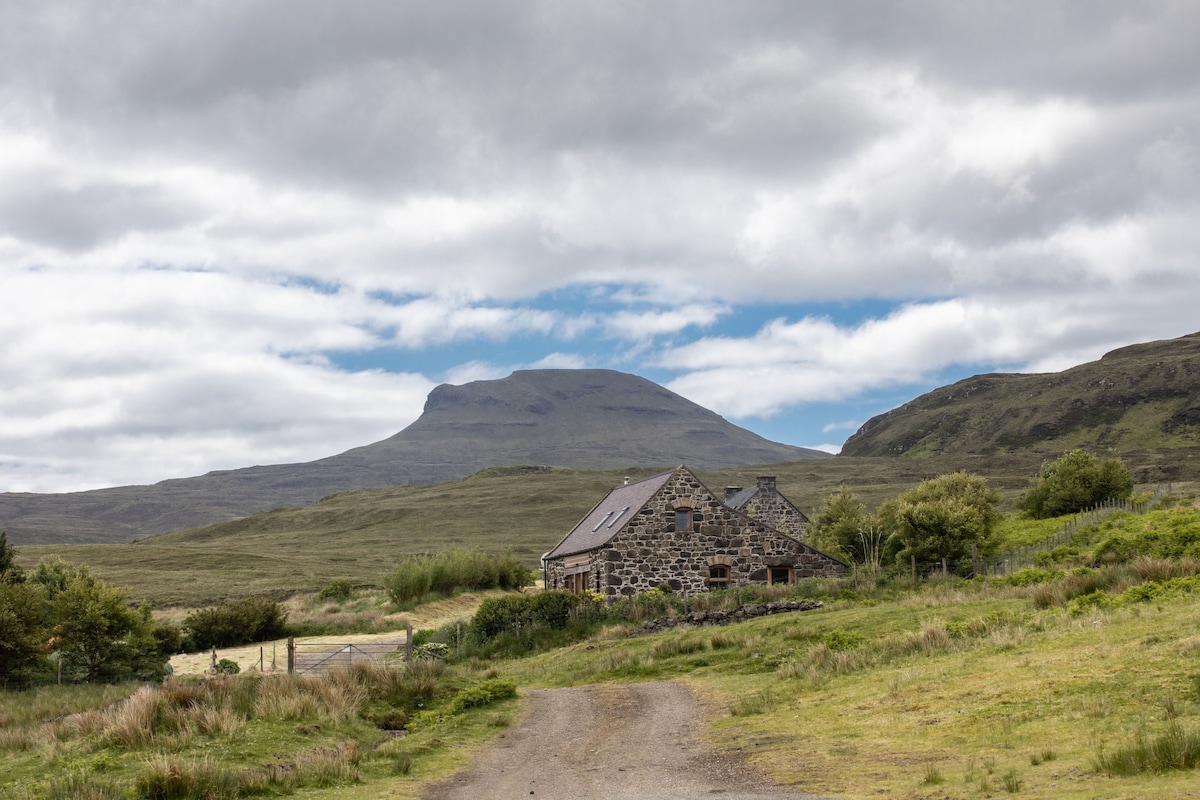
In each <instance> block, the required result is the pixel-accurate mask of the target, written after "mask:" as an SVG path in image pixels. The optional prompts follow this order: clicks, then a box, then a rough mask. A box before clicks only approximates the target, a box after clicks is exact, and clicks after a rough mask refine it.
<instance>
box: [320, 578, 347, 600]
mask: <svg viewBox="0 0 1200 800" xmlns="http://www.w3.org/2000/svg"><path fill="white" fill-rule="evenodd" d="M353 594H354V584H352V583H351V582H350V579H349V578H338V579H337V580H334V581H330V582H329V583H327V584H326V585H325V588H323V589H321V592H320V594H318V595H317V599H318V600H338V601H346V600H349V599H350V597H351V596H352V595H353Z"/></svg>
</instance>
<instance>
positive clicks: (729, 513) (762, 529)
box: [546, 467, 846, 599]
mask: <svg viewBox="0 0 1200 800" xmlns="http://www.w3.org/2000/svg"><path fill="white" fill-rule="evenodd" d="M677 512H688V513H687V515H686V516H687V517H690V522H691V524H690V525H689V526H688V527H687V528H685V529H683V530H677V529H676V520H677V519H680V518H681V517H680V514H679V513H677ZM564 541H565V540H564ZM550 556H551V557H549V558H547V561H546V571H547V575H546V585H547V587H548V588H551V589H564V588H570V585H569V584H568V582H567V574H568V573H573V574H574V575H575V576H577V577H576V578H575V580H579V579H582V588H586V589H589V590H591V591H595V592H599V593H600V594H602V595H604V596H605V597H607V598H609V599H617V598H619V597H628V596H632V595H635V594H638V593H639V592H644V591H647V590H649V589H653V588H655V587H656V586H658V585H659V584H663V583H665V584H667V585H669V586H670V587H671V588H672V589H674V590H675V591H682V592H685V593H688V594H694V593H697V592H703V591H707V590H709V589H710V588H720V587H721V586H724V585H729V586H735V585H737V584H748V583H758V584H766V583H769V582H771V578H772V571H771V568H772V567H775V568H783V569H785V570H786V571H784V572H782V574H783V575H786V576H787V579H790V580H791V581H797V580H802V579H804V578H812V577H840V576H843V575H845V571H846V566H845V565H844V564H842V563H841V562H840V561H837V560H836V559H834V558H831V557H830V556H827V555H825V554H824V553H821V552H819V551H817V550H815V549H813V548H811V547H809V546H807V545H805V544H803V543H802V542H800V541H799V540H797V539H795V538H792V537H791V536H788V535H786V534H784V533H781V532H780V531H777V530H775V529H774V528H772V527H771V526H770V525H769V524H768V523H766V522H764V521H760V520H756V519H754V518H752V517H750V516H748V515H747V514H744V513H741V512H739V511H735V510H733V509H731V508H729V507H728V506H726V505H725V504H724V503H722V502H721V501H720V500H719V499H717V497H715V496H714V495H713V494H712V493H711V492H710V491H709V490H708V489H707V488H705V487H704V485H703V484H701V483H700V481H699V479H697V478H696V476H695V475H693V474H692V473H691V472H690V471H689V470H688V469H687V468H686V467H679V468H677V469H675V470H674V471H673V472H672V473H671V474H670V477H669V478H667V479H666V481H665V483H663V485H662V487H661V488H660V489H659V490H658V491H657V492H655V493H654V494H653V495H652V496H651V497H650V498H649V500H648V501H646V502H645V503H644V504H643V505H642V506H641V507H640V508H638V509H636V511H635V512H634V513H633V514H631V515H629V517H628V519H627V521H625V522H624V524H622V525H621V527H620V529H619V530H618V531H616V532H615V534H614V535H612V536H611V537H610V538H608V539H607V540H606V541H603V542H597V544H596V546H595V547H594V548H591V549H588V550H585V551H582V552H577V553H572V554H566V555H565V556H562V557H555V555H554V552H553V551H552V552H551V554H550ZM714 566H715V567H718V568H720V567H724V568H725V570H726V580H727V583H724V582H722V581H713V580H712V575H713V572H712V568H713V567H714ZM775 574H776V577H777V578H778V577H779V575H780V574H781V572H780V569H776V571H775ZM574 586H575V588H580V587H579V584H578V583H577V584H574Z"/></svg>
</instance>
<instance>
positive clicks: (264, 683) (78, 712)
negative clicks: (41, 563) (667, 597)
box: [0, 662, 514, 800]
mask: <svg viewBox="0 0 1200 800" xmlns="http://www.w3.org/2000/svg"><path fill="white" fill-rule="evenodd" d="M445 673H446V671H445V669H444V668H443V667H442V665H441V664H439V663H436V662H418V663H417V664H415V665H413V666H410V667H402V668H400V669H396V668H393V667H390V666H387V665H376V666H361V667H355V668H353V669H350V670H345V671H341V672H335V673H331V674H329V675H328V676H326V677H321V678H308V677H300V676H287V675H281V676H268V677H262V676H257V675H240V676H236V677H226V678H219V679H213V680H208V681H169V682H168V683H166V684H164V685H163V686H148V685H142V686H126V687H124V690H123V691H119V690H118V687H107V688H106V689H105V690H104V691H103V692H100V693H97V691H96V690H94V689H88V688H87V687H72V688H71V689H69V690H57V689H53V690H43V691H40V692H29V693H7V694H2V695H0V714H2V715H3V719H4V721H5V726H4V728H3V735H2V736H0V775H3V776H4V781H3V782H2V783H0V798H5V800H10V799H11V800H33V799H34V798H51V799H52V800H53V799H54V798H64V800H65V798H79V797H90V798H99V799H100V800H105V799H106V798H129V797H139V798H140V797H145V798H159V799H160V800H171V799H172V798H181V799H182V798H192V797H205V798H214V799H215V800H220V799H221V798H235V797H255V796H266V797H281V796H290V795H296V794H302V795H304V796H316V797H319V796H328V797H335V796H336V797H346V796H354V795H355V793H357V789H358V788H360V787H370V790H369V792H374V793H375V794H374V795H370V794H369V793H363V794H361V796H376V797H377V796H379V794H378V792H379V791H380V790H382V789H384V788H387V789H388V790H389V791H391V792H392V794H391V796H395V797H413V796H415V795H416V793H417V792H418V791H419V789H420V787H421V786H423V785H424V784H425V783H427V782H428V781H430V780H433V779H436V778H440V777H442V776H444V775H446V774H448V773H449V772H451V771H453V770H454V769H456V768H458V767H460V766H462V764H463V763H464V762H465V759H466V758H468V757H469V755H470V754H471V753H472V752H473V751H474V749H475V748H476V747H477V746H478V745H479V744H480V743H482V742H484V741H486V740H487V739H489V738H490V737H491V736H492V735H493V734H494V733H495V732H496V731H497V730H499V729H501V728H503V727H505V726H507V725H508V724H510V722H511V720H512V713H513V710H514V700H513V699H512V697H513V695H514V686H513V684H512V683H511V682H508V681H504V680H500V679H497V678H496V677H495V676H494V675H491V674H478V673H475V672H472V671H471V670H466V669H460V670H458V671H457V672H456V673H455V674H454V675H449V674H445ZM422 715H424V716H425V717H426V718H429V717H430V716H431V715H432V716H433V717H434V718H435V719H436V723H430V724H422V725H416V724H415V723H414V721H415V720H416V719H418V718H420V717H422ZM399 725H407V726H408V728H409V732H408V735H407V736H404V737H403V738H398V737H396V736H394V735H393V733H392V729H393V728H395V727H397V726H399Z"/></svg>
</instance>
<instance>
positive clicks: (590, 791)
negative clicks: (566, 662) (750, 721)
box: [423, 683, 814, 800]
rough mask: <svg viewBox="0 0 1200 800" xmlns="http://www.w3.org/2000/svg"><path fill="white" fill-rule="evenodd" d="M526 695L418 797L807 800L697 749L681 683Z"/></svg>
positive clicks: (693, 704) (696, 708)
mask: <svg viewBox="0 0 1200 800" xmlns="http://www.w3.org/2000/svg"><path fill="white" fill-rule="evenodd" d="M529 703H530V706H531V708H530V712H529V714H528V716H527V717H526V718H525V719H524V721H523V722H522V723H521V724H520V725H518V726H516V727H514V728H512V729H510V730H509V731H506V732H505V734H503V738H500V739H499V740H497V742H496V744H495V745H493V746H492V747H491V748H490V749H488V750H486V751H485V752H484V753H483V754H481V755H480V757H479V758H478V759H477V760H476V762H475V763H474V764H473V765H472V766H471V767H470V768H469V769H468V770H466V771H465V772H461V773H459V774H457V775H455V776H453V777H452V778H450V779H449V780H448V781H446V782H444V783H442V784H439V785H437V786H434V787H432V788H431V789H430V790H429V791H427V792H426V793H425V795H423V800H501V799H502V798H529V797H530V796H532V797H534V798H536V799H537V800H695V798H700V797H721V798H726V800H752V799H753V798H776V799H778V798H791V799H792V800H802V799H804V800H813V798H814V796H813V795H809V794H804V793H802V792H796V791H792V790H786V789H782V788H779V787H774V786H772V785H770V784H769V783H767V782H766V781H765V780H764V779H763V778H762V776H760V775H757V774H756V773H754V772H753V771H752V770H750V769H748V768H747V767H745V766H744V765H742V764H741V763H739V761H738V760H737V759H736V758H733V757H731V756H728V755H723V754H720V753H715V752H712V751H710V750H707V749H706V748H705V747H704V746H703V745H702V744H701V742H700V741H699V739H698V738H697V736H696V734H697V732H698V729H699V726H700V724H701V722H702V719H703V717H702V710H701V707H700V705H699V703H698V702H697V701H696V700H695V698H694V697H692V694H691V692H690V691H689V690H688V689H687V687H685V686H683V685H682V684H678V683H647V684H633V685H628V686H616V685H601V686H583V687H576V688H571V689H551V690H540V691H533V692H530V693H529Z"/></svg>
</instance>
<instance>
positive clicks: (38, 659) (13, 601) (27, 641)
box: [0, 581, 46, 688]
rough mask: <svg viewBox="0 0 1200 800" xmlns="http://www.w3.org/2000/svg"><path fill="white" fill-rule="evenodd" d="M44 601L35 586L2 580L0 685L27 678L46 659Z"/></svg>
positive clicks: (0, 596)
mask: <svg viewBox="0 0 1200 800" xmlns="http://www.w3.org/2000/svg"><path fill="white" fill-rule="evenodd" d="M44 621H45V601H44V600H43V599H42V592H41V590H40V589H38V588H37V587H36V586H33V585H31V584H26V583H18V582H8V581H0V688H3V687H4V686H6V685H7V684H8V682H9V681H10V680H18V681H21V680H25V679H28V678H30V677H31V676H32V675H33V674H34V673H35V672H37V670H38V667H39V665H42V663H43V661H44V655H45V654H44V652H43V648H44V645H45V644H46V630H45V627H44Z"/></svg>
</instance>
